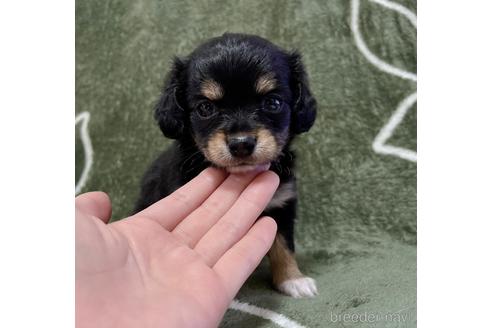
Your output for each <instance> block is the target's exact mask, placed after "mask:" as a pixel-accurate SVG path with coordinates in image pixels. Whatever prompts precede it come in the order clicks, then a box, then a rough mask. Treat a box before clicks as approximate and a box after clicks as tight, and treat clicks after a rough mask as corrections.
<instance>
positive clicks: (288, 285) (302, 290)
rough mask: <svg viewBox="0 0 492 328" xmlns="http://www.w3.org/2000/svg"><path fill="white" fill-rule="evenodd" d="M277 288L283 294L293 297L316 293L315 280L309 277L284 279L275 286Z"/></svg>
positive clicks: (310, 295)
mask: <svg viewBox="0 0 492 328" xmlns="http://www.w3.org/2000/svg"><path fill="white" fill-rule="evenodd" d="M277 288H278V290H279V291H281V292H282V293H284V294H285V295H288V296H292V297H294V298H302V297H314V296H316V295H318V289H317V288H316V281H315V280H314V279H313V278H309V277H300V278H294V279H289V280H286V281H284V282H282V283H280V284H279V285H278V286H277Z"/></svg>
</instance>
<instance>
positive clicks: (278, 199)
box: [265, 181, 297, 210]
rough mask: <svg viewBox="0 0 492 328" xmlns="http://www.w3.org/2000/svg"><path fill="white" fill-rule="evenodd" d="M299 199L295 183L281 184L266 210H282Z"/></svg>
mask: <svg viewBox="0 0 492 328" xmlns="http://www.w3.org/2000/svg"><path fill="white" fill-rule="evenodd" d="M296 197H297V191H296V186H295V183H294V182H293V181H289V182H284V183H281V184H280V186H279V187H278V189H277V191H276V192H275V194H274V195H273V197H272V200H271V201H270V203H268V205H267V207H266V208H265V210H272V209H275V208H281V207H283V206H285V204H287V202H289V201H290V200H292V199H294V198H296Z"/></svg>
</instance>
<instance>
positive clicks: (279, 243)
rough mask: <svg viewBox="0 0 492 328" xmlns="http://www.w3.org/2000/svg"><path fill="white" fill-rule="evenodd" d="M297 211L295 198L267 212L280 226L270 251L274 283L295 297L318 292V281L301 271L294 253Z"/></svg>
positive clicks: (309, 295) (280, 289)
mask: <svg viewBox="0 0 492 328" xmlns="http://www.w3.org/2000/svg"><path fill="white" fill-rule="evenodd" d="M274 198H275V196H274ZM295 212H296V199H295V198H294V199H291V200H289V201H288V202H286V203H284V204H283V205H282V206H280V207H277V208H270V209H269V210H268V211H267V212H266V213H265V214H266V215H270V216H272V217H273V218H275V221H276V222H277V227H278V230H277V236H276V237H275V240H274V242H273V245H272V247H271V248H270V251H269V252H268V257H269V258H270V267H271V271H272V277H273V285H274V286H275V288H277V289H278V290H279V291H280V292H282V293H284V294H286V295H289V296H292V297H295V298H300V297H313V296H315V295H317V294H318V290H317V288H316V282H315V281H314V279H312V278H309V277H306V276H305V275H303V274H302V273H301V271H300V270H299V267H298V265H297V261H296V259H295V255H294V218H295Z"/></svg>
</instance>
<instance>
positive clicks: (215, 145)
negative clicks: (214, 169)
mask: <svg viewBox="0 0 492 328" xmlns="http://www.w3.org/2000/svg"><path fill="white" fill-rule="evenodd" d="M203 152H204V154H205V157H207V158H208V160H210V161H212V162H215V163H223V162H224V160H228V159H229V158H224V157H225V156H226V155H227V154H228V151H227V145H226V135H225V133H224V132H222V131H219V132H217V133H215V134H214V135H213V136H212V137H210V139H209V140H208V142H207V147H206V148H205V149H203Z"/></svg>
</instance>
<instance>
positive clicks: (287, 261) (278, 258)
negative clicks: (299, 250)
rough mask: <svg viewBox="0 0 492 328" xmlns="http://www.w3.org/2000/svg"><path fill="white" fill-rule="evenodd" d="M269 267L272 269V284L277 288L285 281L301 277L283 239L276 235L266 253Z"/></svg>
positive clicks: (292, 255)
mask: <svg viewBox="0 0 492 328" xmlns="http://www.w3.org/2000/svg"><path fill="white" fill-rule="evenodd" d="M268 257H269V258H270V266H271V269H272V278H273V284H274V285H275V286H277V287H278V286H279V285H280V284H281V283H283V282H284V281H286V280H291V279H295V278H301V277H303V274H302V273H301V271H300V270H299V267H298V266H297V261H296V259H295V257H294V254H293V253H292V252H291V251H290V250H289V249H288V247H287V244H286V243H285V239H284V237H282V235H280V234H278V233H277V235H276V236H275V240H274V241H273V245H272V247H271V248H270V251H269V252H268Z"/></svg>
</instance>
